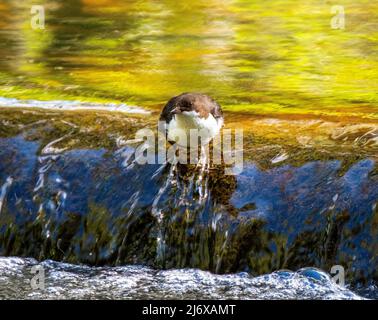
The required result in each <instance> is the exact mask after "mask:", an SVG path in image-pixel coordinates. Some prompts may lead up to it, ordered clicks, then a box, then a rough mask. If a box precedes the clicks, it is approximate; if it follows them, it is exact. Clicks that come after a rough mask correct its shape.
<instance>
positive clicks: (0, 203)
mask: <svg viewBox="0 0 378 320" xmlns="http://www.w3.org/2000/svg"><path fill="white" fill-rule="evenodd" d="M12 183H13V178H12V177H8V178H7V180H6V181H5V183H4V184H3V186H2V187H1V192H0V213H1V210H2V208H3V204H4V200H5V196H6V195H7V191H8V188H9V187H10V186H11V185H12Z"/></svg>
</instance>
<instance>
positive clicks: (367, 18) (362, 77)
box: [0, 0, 378, 299]
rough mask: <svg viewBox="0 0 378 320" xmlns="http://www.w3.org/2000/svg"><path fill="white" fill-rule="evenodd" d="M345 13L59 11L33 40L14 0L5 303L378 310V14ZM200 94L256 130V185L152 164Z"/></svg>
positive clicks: (103, 5)
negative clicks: (318, 305) (138, 156)
mask: <svg viewBox="0 0 378 320" xmlns="http://www.w3.org/2000/svg"><path fill="white" fill-rule="evenodd" d="M344 3H345V7H346V9H345V10H346V27H345V29H344V30H335V29H332V28H331V27H330V20H331V18H332V14H331V13H330V10H331V9H330V8H331V4H329V3H328V2H327V1H315V0H311V1H306V2H305V3H303V2H298V1H280V0H275V1H272V2H270V3H269V6H267V5H266V4H265V3H264V2H262V1H261V2H256V1H243V0H239V1H237V0H235V1H231V0H217V1H215V0H214V1H200V0H198V1H192V2H191V3H190V5H189V4H187V5H185V4H183V3H179V2H177V1H132V0H130V1H117V0H101V1H91V0H81V1H79V0H69V1H52V0H50V1H41V4H43V5H44V6H45V14H46V22H45V29H44V30H33V29H31V28H30V17H31V14H30V7H31V6H32V5H33V4H34V3H33V2H32V1H22V3H21V2H20V1H10V0H8V1H7V0H2V1H1V2H0V17H1V19H0V28H1V32H0V38H1V41H0V53H1V54H0V96H1V97H0V256H1V257H0V298H30V299H38V298H93V299H95V298H114V299H129V298H189V299H198V298H216V299H218V298H246V299H272V298H279V299H281V298H294V299H296V298H309V299H311V298H314V299H322V298H323V299H358V298H361V297H367V298H377V297H378V290H377V282H378V273H377V266H378V208H377V203H378V174H377V164H376V163H377V158H378V152H377V151H378V122H377V118H378V109H377V92H376V84H377V83H378V72H377V71H376V70H378V68H377V54H376V50H377V39H378V38H377V25H376V22H374V21H376V16H377V12H378V10H377V4H375V3H374V2H371V1H370V2H369V1H364V0H359V1H344ZM374 19H375V20H374ZM183 91H201V92H204V93H208V94H210V95H211V96H213V97H214V98H215V99H216V100H217V101H219V102H220V103H221V105H222V106H223V108H224V109H225V110H226V114H225V121H226V127H227V128H230V129H236V128H242V129H243V130H244V147H243V152H244V167H243V171H242V172H241V173H240V174H239V175H235V176H233V175H227V174H225V166H224V165H218V166H210V168H207V169H206V170H205V169H204V168H203V167H202V169H201V168H198V167H196V166H191V165H170V164H166V165H162V164H156V165H154V164H148V165H140V164H138V163H136V162H135V159H134V155H135V150H136V148H137V146H138V143H137V141H136V140H135V133H136V131H137V130H138V129H140V128H145V127H147V128H151V129H153V130H155V129H156V125H157V123H156V122H157V119H158V113H159V110H160V109H161V107H162V105H163V104H164V102H165V101H166V100H167V99H168V98H170V97H171V96H173V95H175V94H178V93H181V92H183ZM35 265H41V266H43V267H44V268H45V271H46V288H45V290H42V291H41V290H32V288H31V286H30V278H31V277H32V275H31V271H30V270H31V268H32V267H33V266H35ZM335 265H339V266H342V267H343V268H344V270H345V283H346V288H343V287H341V286H339V285H336V284H334V282H333V281H332V280H331V278H330V274H331V269H332V267H334V266H335ZM278 270H286V271H278ZM289 270H292V271H289ZM321 270H323V271H321Z"/></svg>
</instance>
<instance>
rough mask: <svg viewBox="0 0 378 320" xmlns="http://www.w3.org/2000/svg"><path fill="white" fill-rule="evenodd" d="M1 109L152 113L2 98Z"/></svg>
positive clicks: (112, 106)
mask: <svg viewBox="0 0 378 320" xmlns="http://www.w3.org/2000/svg"><path fill="white" fill-rule="evenodd" d="M0 107H17V108H39V109H48V110H104V111H111V112H114V111H116V112H125V113H139V114H149V113H150V111H148V110H144V109H143V108H141V107H137V106H129V105H127V104H124V103H121V104H116V103H102V104H101V103H94V102H82V101H66V100H51V101H42V100H19V99H14V98H5V97H0Z"/></svg>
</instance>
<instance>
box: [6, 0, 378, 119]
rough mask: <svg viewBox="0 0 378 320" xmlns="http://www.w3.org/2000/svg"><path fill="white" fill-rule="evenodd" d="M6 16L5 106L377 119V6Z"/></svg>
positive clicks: (90, 2)
mask: <svg viewBox="0 0 378 320" xmlns="http://www.w3.org/2000/svg"><path fill="white" fill-rule="evenodd" d="M33 4H35V3H34V1H30V0H26V1H23V2H22V4H20V3H19V1H5V2H4V3H2V4H1V6H0V21H1V24H0V26H1V33H0V96H6V97H16V98H21V99H26V98H35V99H42V100H46V99H79V100H87V101H93V100H95V101H112V102H120V101H122V102H127V103H130V104H139V105H141V106H144V107H150V108H160V107H161V105H162V104H163V103H164V102H165V101H166V100H167V99H169V98H170V97H171V96H173V95H176V94H179V93H181V92H184V91H200V92H204V93H207V94H210V95H211V96H213V97H214V98H215V99H217V100H218V101H219V102H220V103H221V104H222V106H223V107H224V109H226V110H230V111H243V112H252V113H255V114H264V115H281V114H302V115H303V114H312V115H327V116H343V117H345V116H351V117H363V118H370V119H377V118H378V107H377V101H378V97H377V84H378V71H377V70H378V63H377V60H378V55H377V43H378V28H377V23H376V21H377V15H378V3H377V2H374V1H367V0H357V1H355V0H353V1H352V0H344V1H343V3H342V5H343V6H344V10H345V29H332V28H331V19H332V17H333V16H334V14H333V13H331V7H332V6H333V5H334V2H332V1H324V0H323V1H320V0H308V1H297V0H273V1H269V2H266V1H247V0H206V1H205V0H193V1H190V2H182V1H171V0H166V1H157V0H156V1H152V0H149V1H134V0H129V1H120V0H118V1H117V0H101V1H98V0H96V1H95V0H81V1H80V0H68V1H58V0H55V1H53V0H46V1H41V2H40V4H44V5H45V8H46V10H45V11H46V29H45V30H42V31H40V30H32V29H31V27H30V20H29V19H30V17H31V14H30V7H31V6H32V5H33Z"/></svg>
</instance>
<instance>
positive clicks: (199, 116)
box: [159, 93, 224, 146]
mask: <svg viewBox="0 0 378 320" xmlns="http://www.w3.org/2000/svg"><path fill="white" fill-rule="evenodd" d="M159 120H160V121H162V122H163V123H164V126H163V127H164V128H163V130H164V134H165V135H166V137H167V140H168V141H170V142H175V141H176V138H177V137H178V136H180V135H182V133H185V134H186V137H187V141H189V137H190V135H189V134H190V129H197V130H200V131H199V135H200V136H201V139H202V141H201V143H202V144H208V143H209V142H210V141H211V140H212V139H213V138H214V137H215V136H216V135H217V134H218V133H219V131H220V129H221V128H222V126H223V122H224V120H223V112H222V109H221V107H220V105H219V104H218V103H217V102H215V101H214V100H213V99H211V98H210V97H209V96H207V95H204V94H200V93H182V94H180V95H179V96H176V97H173V98H171V99H170V100H169V101H168V102H167V104H166V105H165V106H164V108H163V111H162V112H161V115H160V119H159ZM178 144H180V143H179V142H178ZM185 146H186V143H185Z"/></svg>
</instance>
